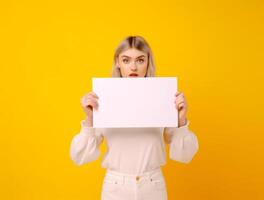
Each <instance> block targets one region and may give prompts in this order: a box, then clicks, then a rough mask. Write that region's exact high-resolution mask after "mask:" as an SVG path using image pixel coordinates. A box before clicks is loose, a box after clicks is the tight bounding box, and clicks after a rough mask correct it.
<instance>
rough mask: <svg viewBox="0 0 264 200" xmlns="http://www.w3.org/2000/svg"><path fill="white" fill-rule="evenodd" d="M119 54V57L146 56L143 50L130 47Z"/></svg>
mask: <svg viewBox="0 0 264 200" xmlns="http://www.w3.org/2000/svg"><path fill="white" fill-rule="evenodd" d="M119 56H120V57H122V56H129V57H132V58H137V57H139V56H147V54H146V53H145V52H143V51H140V50H137V49H135V48H130V49H127V50H125V51H123V52H122V53H120V55H119Z"/></svg>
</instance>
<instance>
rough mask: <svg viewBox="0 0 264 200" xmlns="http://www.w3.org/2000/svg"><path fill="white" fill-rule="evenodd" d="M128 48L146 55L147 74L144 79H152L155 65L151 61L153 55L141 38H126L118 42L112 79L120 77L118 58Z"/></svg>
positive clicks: (152, 60)
mask: <svg viewBox="0 0 264 200" xmlns="http://www.w3.org/2000/svg"><path fill="white" fill-rule="evenodd" d="M130 48H135V49H137V50H139V51H143V52H144V53H146V54H147V55H148V66H147V73H146V75H145V77H154V76H155V64H154V59H153V53H152V51H151V48H150V46H149V44H148V43H147V42H146V40H145V39H144V38H143V37H141V36H128V37H126V38H125V39H123V40H122V41H121V42H120V44H119V45H118V47H117V48H116V51H115V54H114V64H113V69H112V77H122V75H121V72H120V68H118V66H117V61H118V56H119V54H120V53H122V52H123V51H125V50H127V49H130Z"/></svg>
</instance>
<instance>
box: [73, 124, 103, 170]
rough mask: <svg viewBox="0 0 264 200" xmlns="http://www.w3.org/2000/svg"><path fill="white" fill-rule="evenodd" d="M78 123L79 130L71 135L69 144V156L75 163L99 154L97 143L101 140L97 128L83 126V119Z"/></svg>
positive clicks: (88, 160)
mask: <svg viewBox="0 0 264 200" xmlns="http://www.w3.org/2000/svg"><path fill="white" fill-rule="evenodd" d="M80 124H81V130H80V132H79V133H78V134H77V135H75V136H74V137H73V139H72V141H71V145H70V157H71V159H72V160H73V161H74V163H75V164H76V165H83V164H85V163H88V162H91V161H94V160H96V159H97V158H98V157H99V155H100V149H99V145H100V144H101V143H102V141H103V136H102V134H101V132H100V131H99V129H96V128H93V127H88V126H85V121H84V120H81V122H80Z"/></svg>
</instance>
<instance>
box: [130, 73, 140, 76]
mask: <svg viewBox="0 0 264 200" xmlns="http://www.w3.org/2000/svg"><path fill="white" fill-rule="evenodd" d="M129 76H138V74H136V73H131V74H129Z"/></svg>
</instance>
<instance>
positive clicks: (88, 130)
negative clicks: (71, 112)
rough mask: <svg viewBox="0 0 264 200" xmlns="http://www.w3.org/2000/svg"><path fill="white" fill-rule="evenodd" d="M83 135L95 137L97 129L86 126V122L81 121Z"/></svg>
mask: <svg viewBox="0 0 264 200" xmlns="http://www.w3.org/2000/svg"><path fill="white" fill-rule="evenodd" d="M80 124H81V131H80V132H81V134H89V135H95V128H94V127H89V126H86V125H85V120H81V122H80Z"/></svg>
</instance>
